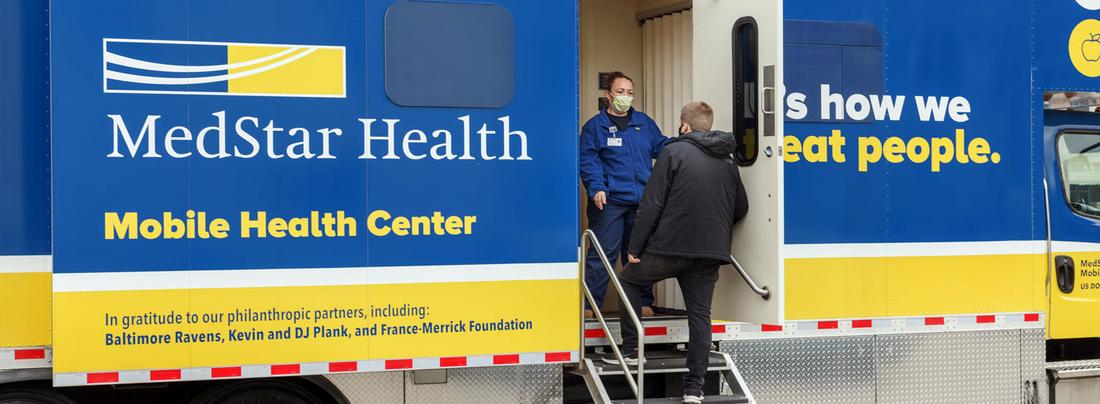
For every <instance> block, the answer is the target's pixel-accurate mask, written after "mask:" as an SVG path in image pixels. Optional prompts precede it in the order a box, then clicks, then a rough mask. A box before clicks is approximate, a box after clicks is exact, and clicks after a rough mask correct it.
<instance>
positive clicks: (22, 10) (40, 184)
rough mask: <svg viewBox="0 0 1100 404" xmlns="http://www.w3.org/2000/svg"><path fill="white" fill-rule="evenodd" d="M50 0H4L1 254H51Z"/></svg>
mask: <svg viewBox="0 0 1100 404" xmlns="http://www.w3.org/2000/svg"><path fill="white" fill-rule="evenodd" d="M48 8H49V7H48V2H47V1H45V0H28V1H5V2H0V49H3V50H4V55H3V57H0V255H47V254H49V253H50V210H49V198H50V166H49V164H50V160H49V152H50V146H49V139H50V132H49V127H48V124H49V54H48V51H49V42H48V40H47V38H49V33H48V26H47V22H48V20H49V15H48Z"/></svg>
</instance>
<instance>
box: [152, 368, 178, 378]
mask: <svg viewBox="0 0 1100 404" xmlns="http://www.w3.org/2000/svg"><path fill="white" fill-rule="evenodd" d="M180 378H182V372H180V370H179V369H163V370H150V371H149V380H179V379H180Z"/></svg>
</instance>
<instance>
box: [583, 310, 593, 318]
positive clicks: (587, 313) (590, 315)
mask: <svg viewBox="0 0 1100 404" xmlns="http://www.w3.org/2000/svg"><path fill="white" fill-rule="evenodd" d="M584 318H596V313H593V312H592V310H585V311H584Z"/></svg>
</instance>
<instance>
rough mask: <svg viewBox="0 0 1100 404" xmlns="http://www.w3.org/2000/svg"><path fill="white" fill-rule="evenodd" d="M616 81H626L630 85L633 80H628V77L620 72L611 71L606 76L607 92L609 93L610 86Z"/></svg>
mask: <svg viewBox="0 0 1100 404" xmlns="http://www.w3.org/2000/svg"><path fill="white" fill-rule="evenodd" d="M618 79H626V81H629V82H630V84H634V79H632V78H630V76H627V75H625V74H623V72H620V71H613V72H611V73H608V74H607V91H611V86H612V85H613V84H615V80H618Z"/></svg>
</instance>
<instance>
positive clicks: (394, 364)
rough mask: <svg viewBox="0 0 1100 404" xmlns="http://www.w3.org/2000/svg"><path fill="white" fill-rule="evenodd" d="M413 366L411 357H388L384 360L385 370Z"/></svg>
mask: <svg viewBox="0 0 1100 404" xmlns="http://www.w3.org/2000/svg"><path fill="white" fill-rule="evenodd" d="M412 367H413V360H412V359H390V360H388V361H386V370H390V369H411V368H412Z"/></svg>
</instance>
